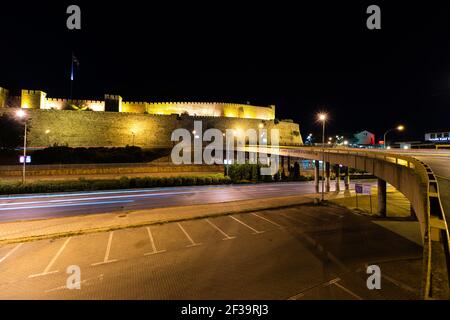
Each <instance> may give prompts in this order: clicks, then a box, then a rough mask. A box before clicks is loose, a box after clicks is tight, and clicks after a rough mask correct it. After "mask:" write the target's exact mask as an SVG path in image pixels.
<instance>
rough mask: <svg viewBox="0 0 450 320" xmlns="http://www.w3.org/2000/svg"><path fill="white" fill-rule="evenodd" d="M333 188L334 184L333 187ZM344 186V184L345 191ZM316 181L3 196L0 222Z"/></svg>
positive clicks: (291, 190)
mask: <svg viewBox="0 0 450 320" xmlns="http://www.w3.org/2000/svg"><path fill="white" fill-rule="evenodd" d="M331 186H332V189H333V188H334V183H332V184H331ZM343 188H344V185H343V184H342V186H341V190H343ZM314 192H315V191H314V184H313V182H290V183H277V184H275V183H263V184H251V185H222V186H201V187H198V186H197V187H175V188H154V189H133V190H115V191H96V192H77V193H60V194H47V195H43V194H39V195H17V196H10V197H0V222H8V221H18V220H32V219H46V218H55V217H68V216H76V215H86V214H94V213H106V212H117V211H127V210H139V209H149V208H158V207H167V206H185V205H195V204H206V203H220V202H228V201H236V200H248V199H259V198H268V197H280V196H289V195H300V194H311V193H314Z"/></svg>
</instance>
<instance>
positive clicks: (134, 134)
mask: <svg viewBox="0 0 450 320" xmlns="http://www.w3.org/2000/svg"><path fill="white" fill-rule="evenodd" d="M131 134H132V136H133V143H132V144H131V146H132V147H134V137H135V136H136V132H135V131H134V130H133V131H131Z"/></svg>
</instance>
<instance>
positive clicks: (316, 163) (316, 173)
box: [314, 160, 320, 193]
mask: <svg viewBox="0 0 450 320" xmlns="http://www.w3.org/2000/svg"><path fill="white" fill-rule="evenodd" d="M319 175H320V172H319V160H315V161H314V186H315V187H316V193H319Z"/></svg>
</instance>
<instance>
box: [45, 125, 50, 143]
mask: <svg viewBox="0 0 450 320" xmlns="http://www.w3.org/2000/svg"><path fill="white" fill-rule="evenodd" d="M50 132H51V131H50V129H47V130H45V136H46V138H47V145H48V146H49V147H50V136H49V135H48V134H49V133H50Z"/></svg>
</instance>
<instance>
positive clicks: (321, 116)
mask: <svg viewBox="0 0 450 320" xmlns="http://www.w3.org/2000/svg"><path fill="white" fill-rule="evenodd" d="M318 118H319V121H322V201H323V200H324V193H325V186H324V183H325V122H326V121H327V115H326V114H325V113H319V115H318Z"/></svg>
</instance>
